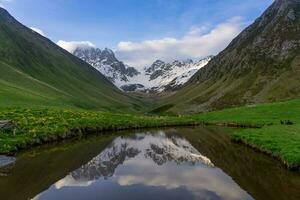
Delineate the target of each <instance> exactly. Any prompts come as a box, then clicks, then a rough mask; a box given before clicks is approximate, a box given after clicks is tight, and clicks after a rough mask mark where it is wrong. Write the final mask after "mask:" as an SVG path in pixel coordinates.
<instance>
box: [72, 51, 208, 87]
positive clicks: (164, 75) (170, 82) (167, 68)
mask: <svg viewBox="0 0 300 200" xmlns="http://www.w3.org/2000/svg"><path fill="white" fill-rule="evenodd" d="M71 53H73V54H74V55H75V56H77V57H78V58H80V59H81V60H83V61H85V62H87V63H88V64H90V65H91V66H93V67H94V68H95V69H97V70H98V71H99V72H101V73H102V74H103V75H104V76H106V78H108V79H109V80H110V81H111V82H112V83H114V84H115V85H116V86H117V87H118V88H120V89H122V90H123V91H126V92H136V91H138V92H151V93H160V92H164V91H174V90H177V89H178V88H180V87H181V86H182V85H183V84H184V83H185V82H187V81H188V80H189V78H190V77H192V75H193V74H195V73H196V71H197V70H198V69H200V68H201V67H203V66H204V65H205V64H207V62H208V61H209V60H210V59H211V58H212V56H208V57H206V58H204V59H200V60H198V61H196V62H194V61H193V60H191V59H189V60H184V61H178V60H174V61H173V62H170V63H167V62H164V61H161V60H156V61H155V62H153V64H152V65H150V66H149V67H144V68H143V69H141V70H137V69H136V68H134V67H130V66H127V65H125V64H124V63H123V62H121V61H119V60H118V59H117V58H116V56H115V54H114V52H113V51H112V50H110V49H108V48H105V49H104V50H101V49H99V48H95V47H88V48H80V47H79V48H76V49H75V51H74V52H71Z"/></svg>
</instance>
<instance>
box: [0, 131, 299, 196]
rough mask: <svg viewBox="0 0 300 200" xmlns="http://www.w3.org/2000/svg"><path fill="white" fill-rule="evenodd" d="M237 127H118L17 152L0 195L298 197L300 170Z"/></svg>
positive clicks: (0, 177)
mask: <svg viewBox="0 0 300 200" xmlns="http://www.w3.org/2000/svg"><path fill="white" fill-rule="evenodd" d="M230 131H232V129H227V128H215V127H208V128H203V127H197V128H174V129H165V130H152V131H151V130H150V131H149V130H146V131H137V132H119V133H114V134H111V135H107V136H89V137H87V138H82V139H80V140H72V141H67V142H64V143H59V144H53V145H47V146H43V147H39V148H35V149H33V150H30V151H26V152H23V153H20V155H18V157H17V161H16V163H15V164H14V165H10V166H9V167H5V168H2V169H0V174H1V175H0V199H1V200H22V199H35V200H86V199H87V200H89V199H91V200H96V199H97V200H99V199H105V200H109V199H145V200H147V199H162V200H165V199H210V200H219V199H226V200H227V199H228V200H231V199H232V200H240V199H242V200H247V199H262V200H265V199H266V200H271V199H287V200H293V199H295V200H296V199H297V200H299V199H300V174H299V173H296V172H290V171H288V170H286V169H285V168H283V167H282V166H281V164H280V163H279V162H278V161H276V160H274V159H272V158H270V157H268V156H266V155H263V154H261V153H258V152H255V151H254V150H252V149H250V148H247V147H244V146H242V145H239V144H234V143H232V142H231V141H230V138H229V137H228V133H229V132H230Z"/></svg>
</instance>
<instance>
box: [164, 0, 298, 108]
mask: <svg viewBox="0 0 300 200" xmlns="http://www.w3.org/2000/svg"><path fill="white" fill-rule="evenodd" d="M199 48H200V47H199ZM298 97H300V0H276V1H275V2H274V3H273V4H272V5H271V6H270V7H269V8H268V9H267V10H266V11H265V13H263V15H262V16H261V17H259V18H258V19H257V20H256V21H255V22H254V23H253V24H252V25H251V26H249V27H248V28H246V29H245V30H244V31H243V32H242V33H241V34H240V35H239V36H238V37H237V38H235V39H234V40H233V41H232V42H231V44H230V45H229V46H228V47H227V48H226V49H225V50H224V51H222V52H221V53H220V54H219V55H217V56H216V57H214V58H213V59H212V60H211V62H210V63H209V64H208V65H207V66H205V67H204V68H202V69H200V70H199V72H198V73H197V74H196V75H195V76H194V77H192V79H191V80H190V81H189V83H187V84H186V85H185V86H184V88H182V89H181V90H180V91H179V92H178V93H177V94H175V95H172V96H171V97H167V98H166V99H165V100H164V102H163V105H170V106H169V107H171V108H170V109H168V110H166V112H186V113H188V112H203V111H208V110H214V109H222V108H225V107H233V106H237V105H247V104H255V103H261V102H273V101H280V100H286V99H293V98H298Z"/></svg>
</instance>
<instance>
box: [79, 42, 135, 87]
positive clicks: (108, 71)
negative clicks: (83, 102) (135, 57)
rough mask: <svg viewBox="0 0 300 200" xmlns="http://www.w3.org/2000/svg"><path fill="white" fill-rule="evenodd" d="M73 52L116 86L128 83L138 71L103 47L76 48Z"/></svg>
mask: <svg viewBox="0 0 300 200" xmlns="http://www.w3.org/2000/svg"><path fill="white" fill-rule="evenodd" d="M73 54H74V55H75V56H77V57H79V58H80V59H82V60H83V61H85V62H87V63H89V64H90V65H91V66H93V67H94V68H96V69H97V70H98V71H100V72H101V73H102V74H103V75H104V76H106V77H107V78H108V79H109V80H110V81H111V82H112V83H114V84H115V85H116V86H117V87H121V86H122V85H124V84H128V82H129V79H130V78H132V77H134V76H137V75H138V74H139V72H138V71H137V70H136V69H135V68H133V67H129V66H126V65H125V64H124V63H123V62H121V61H119V60H118V59H117V58H116V57H115V54H114V52H113V51H112V50H110V49H108V48H105V49H104V50H101V49H98V48H93V47H91V48H77V49H76V50H75V51H74V52H73Z"/></svg>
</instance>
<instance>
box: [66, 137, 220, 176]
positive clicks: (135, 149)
mask: <svg viewBox="0 0 300 200" xmlns="http://www.w3.org/2000/svg"><path fill="white" fill-rule="evenodd" d="M139 157H140V158H142V159H146V160H149V161H151V162H153V163H154V164H155V165H158V166H161V165H164V164H166V163H168V162H174V163H176V164H177V165H180V164H190V165H195V164H196V163H198V164H199V163H201V164H202V165H203V166H206V167H213V166H214V165H213V163H212V162H211V161H210V160H209V159H208V158H207V157H205V156H203V155H202V154H201V153H200V152H199V151H198V150H197V149H195V148H194V147H193V146H192V145H191V144H190V143H189V142H188V141H187V140H186V139H184V138H180V137H178V136H171V137H168V136H167V135H166V134H165V133H164V132H160V133H159V134H150V133H149V134H136V135H134V136H132V137H129V138H123V137H119V138H116V139H115V140H114V141H113V142H112V143H111V144H110V145H109V146H108V147H107V148H106V149H105V150H103V151H102V152H101V153H100V154H99V155H98V156H96V157H94V158H93V159H92V160H91V161H89V162H88V163H87V164H85V165H83V166H81V167H80V168H79V169H77V170H75V171H73V172H71V176H72V177H73V178H74V179H75V180H76V179H84V180H96V179H99V178H101V177H104V178H109V177H112V176H113V175H114V173H115V170H116V169H117V168H118V167H120V166H121V165H122V164H124V162H126V161H128V160H131V159H139Z"/></svg>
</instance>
